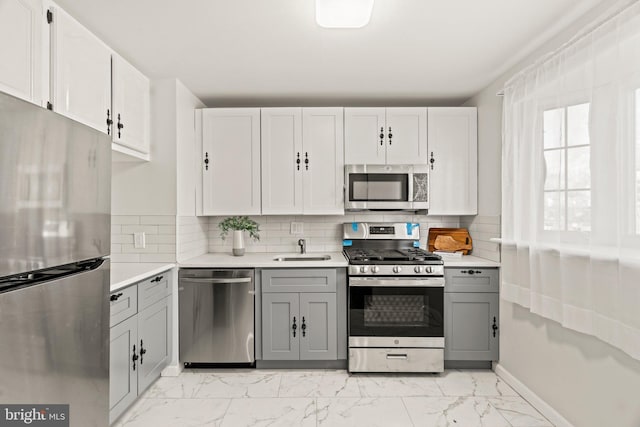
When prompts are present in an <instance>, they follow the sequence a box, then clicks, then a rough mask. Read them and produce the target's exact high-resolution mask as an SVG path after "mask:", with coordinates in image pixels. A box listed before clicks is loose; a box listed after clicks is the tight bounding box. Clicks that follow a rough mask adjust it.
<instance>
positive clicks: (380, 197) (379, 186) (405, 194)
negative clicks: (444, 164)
mask: <svg viewBox="0 0 640 427" xmlns="http://www.w3.org/2000/svg"><path fill="white" fill-rule="evenodd" d="M344 170H345V177H344V178H345V179H344V182H345V205H344V207H345V209H346V210H352V211H353V210H412V211H416V210H424V209H429V173H428V166H427V165H346V166H345V167H344Z"/></svg>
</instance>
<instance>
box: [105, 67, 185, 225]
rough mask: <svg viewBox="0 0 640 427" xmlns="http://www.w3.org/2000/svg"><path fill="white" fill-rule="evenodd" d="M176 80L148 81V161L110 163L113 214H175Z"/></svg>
mask: <svg viewBox="0 0 640 427" xmlns="http://www.w3.org/2000/svg"><path fill="white" fill-rule="evenodd" d="M175 82H176V80H175V79H167V80H154V81H152V82H151V161H150V162H113V164H112V167H111V173H112V180H111V214H112V215H175V214H176V144H175V139H176V119H175V117H176V83H175Z"/></svg>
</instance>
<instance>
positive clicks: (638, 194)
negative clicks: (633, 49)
mask: <svg viewBox="0 0 640 427" xmlns="http://www.w3.org/2000/svg"><path fill="white" fill-rule="evenodd" d="M635 105H636V117H635V130H636V131H635V134H636V144H635V157H636V167H635V181H636V182H635V199H636V209H635V210H636V234H640V89H637V90H636V102H635Z"/></svg>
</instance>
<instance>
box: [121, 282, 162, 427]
mask: <svg viewBox="0 0 640 427" xmlns="http://www.w3.org/2000/svg"><path fill="white" fill-rule="evenodd" d="M171 283H172V280H171V274H170V272H164V273H161V274H159V275H156V276H153V277H152V278H149V279H147V280H144V281H141V282H138V283H137V284H133V285H131V286H130V287H127V288H125V289H120V290H118V291H116V292H113V293H112V294H111V319H112V321H111V325H112V327H111V331H110V335H111V345H110V348H109V422H110V423H113V422H114V421H115V420H116V419H117V418H118V417H119V416H120V415H121V414H122V413H123V412H124V411H125V410H126V409H127V408H128V407H129V406H130V405H131V404H132V403H133V402H135V400H136V399H137V398H138V396H139V395H140V394H141V393H142V392H144V391H145V390H146V389H147V388H148V387H149V386H150V385H151V384H152V383H153V382H154V381H155V380H156V379H158V377H160V373H161V371H162V370H163V369H164V368H165V367H166V366H167V365H168V363H169V360H170V355H171V312H172V305H173V304H172V300H171V286H170V284H171ZM125 313H126V314H128V315H129V316H128V317H126V318H125V319H124V320H121V319H122V317H123V314H125ZM114 319H115V320H114Z"/></svg>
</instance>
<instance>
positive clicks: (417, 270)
mask: <svg viewBox="0 0 640 427" xmlns="http://www.w3.org/2000/svg"><path fill="white" fill-rule="evenodd" d="M413 271H415V272H416V273H418V274H420V273H422V267H420V266H419V265H418V266H416V268H414V269H413Z"/></svg>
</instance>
